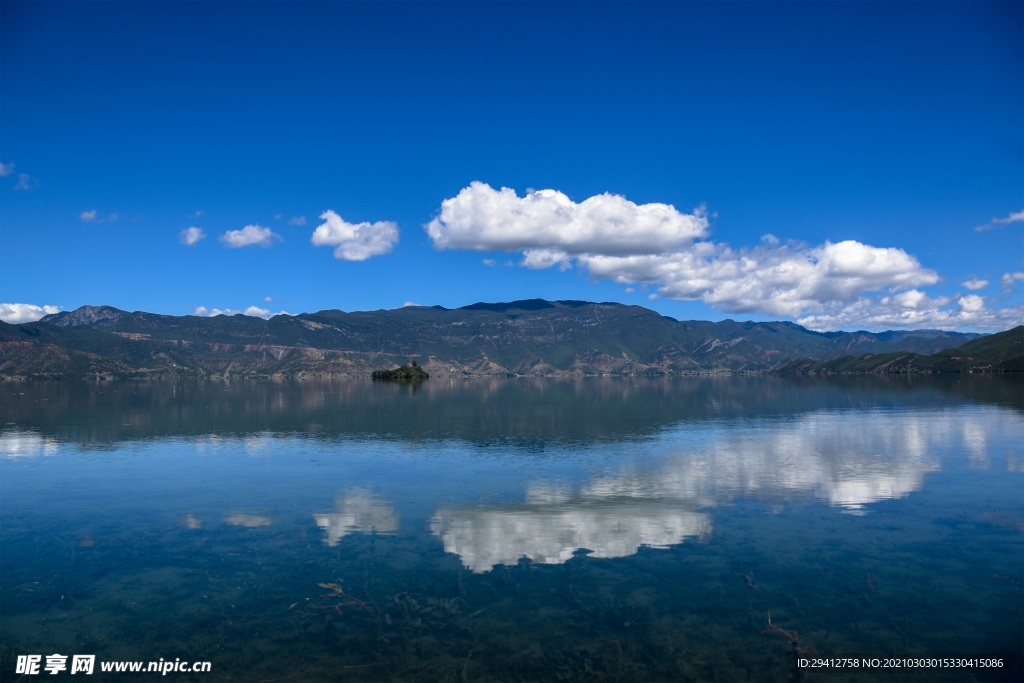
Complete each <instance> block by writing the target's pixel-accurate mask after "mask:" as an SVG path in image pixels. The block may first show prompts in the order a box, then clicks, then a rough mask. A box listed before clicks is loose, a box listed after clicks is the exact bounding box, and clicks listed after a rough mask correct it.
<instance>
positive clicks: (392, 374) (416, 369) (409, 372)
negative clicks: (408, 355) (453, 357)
mask: <svg viewBox="0 0 1024 683" xmlns="http://www.w3.org/2000/svg"><path fill="white" fill-rule="evenodd" d="M370 377H372V378H373V379H391V380H403V381H410V380H424V379H428V378H429V377H430V373H428V372H427V371H426V370H424V369H423V368H421V367H420V366H419V365H417V364H416V361H410V362H409V364H408V365H403V366H402V367H400V368H395V369H394V370H374V371H373V372H372V373H370Z"/></svg>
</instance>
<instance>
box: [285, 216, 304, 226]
mask: <svg viewBox="0 0 1024 683" xmlns="http://www.w3.org/2000/svg"><path fill="white" fill-rule="evenodd" d="M305 224H306V217H305V216H292V217H291V218H289V219H288V225H294V226H295V227H300V226H303V225H305Z"/></svg>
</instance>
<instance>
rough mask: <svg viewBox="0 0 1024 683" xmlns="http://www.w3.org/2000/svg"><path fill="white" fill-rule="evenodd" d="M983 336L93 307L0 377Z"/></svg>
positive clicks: (561, 367) (489, 360)
mask: <svg viewBox="0 0 1024 683" xmlns="http://www.w3.org/2000/svg"><path fill="white" fill-rule="evenodd" d="M980 336H981V335H978V334H968V333H957V332H944V331H939V330H921V331H889V332H881V333H871V332H863V331H861V332H828V333H821V332H813V331H811V330H808V329H806V328H803V327H801V326H799V325H796V324H794V323H791V322H765V323H755V322H736V321H733V320H723V321H720V322H708V321H679V320H676V319H674V318H670V317H667V316H663V315H660V314H658V313H656V312H654V311H652V310H650V309H647V308H643V307H641V306H632V305H625V304H619V303H613V302H605V303H593V302H586V301H547V300H544V299H526V300H521V301H511V302H502V303H485V302H479V303H475V304H471V305H469V306H464V307H462V308H456V309H447V308H444V307H441V306H407V307H404V308H399V309H393V310H380V311H357V312H344V311H340V310H324V311H318V312H316V313H303V314H299V315H294V316H289V315H277V316H274V317H272V318H270V319H269V320H264V319H262V318H256V317H251V316H245V315H241V314H237V315H233V316H226V315H219V316H214V317H200V316H192V315H186V316H169V315H160V314H155V313H146V312H143V311H135V312H127V311H122V310H120V309H117V308H113V307H110V306H83V307H81V308H78V309H76V310H74V311H64V312H60V313H56V314H53V315H48V316H46V317H45V318H43V319H42V320H39V321H37V322H33V323H25V324H21V325H9V324H6V323H3V324H0V378H2V379H43V378H54V379H56V378H82V377H104V378H129V377H130V378H171V377H174V378H181V377H186V378H187V377H195V378H203V377H326V376H354V375H368V374H369V373H370V372H371V370H372V369H374V368H381V367H389V366H398V365H402V364H404V363H406V362H408V361H409V360H412V359H415V360H417V362H418V363H419V364H420V365H421V366H423V367H424V368H425V369H426V370H427V372H429V373H430V374H431V375H432V376H434V377H440V376H446V375H451V374H457V375H508V374H515V375H593V374H693V373H699V374H707V373H725V372H765V371H769V370H773V369H775V368H778V367H781V366H783V365H785V364H786V363H789V362H791V361H795V360H797V359H815V360H828V359H834V358H837V357H840V356H844V355H849V354H867V353H871V354H879V353H892V352H912V353H916V354H933V353H936V352H938V351H942V350H943V349H948V348H951V347H956V346H959V345H961V344H964V343H965V342H968V341H971V340H973V339H976V338H978V337H980Z"/></svg>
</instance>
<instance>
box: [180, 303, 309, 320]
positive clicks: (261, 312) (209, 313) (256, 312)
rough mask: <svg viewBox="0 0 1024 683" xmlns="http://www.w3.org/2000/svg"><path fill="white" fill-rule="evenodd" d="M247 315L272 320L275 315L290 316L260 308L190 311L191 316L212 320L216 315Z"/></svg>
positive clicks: (202, 308) (199, 309)
mask: <svg viewBox="0 0 1024 683" xmlns="http://www.w3.org/2000/svg"><path fill="white" fill-rule="evenodd" d="M239 313H241V314H242V315H248V316H251V317H253V318H263V319H267V318H273V317H274V316H275V315H291V313H289V312H288V311H278V312H277V313H274V312H271V311H270V310H269V309H266V308H261V307H259V306H249V307H248V308H247V309H245V310H244V311H236V310H235V309H233V308H207V307H206V306H196V309H195V310H194V311H192V315H198V316H200V317H203V318H212V317H214V316H216V315H238V314H239Z"/></svg>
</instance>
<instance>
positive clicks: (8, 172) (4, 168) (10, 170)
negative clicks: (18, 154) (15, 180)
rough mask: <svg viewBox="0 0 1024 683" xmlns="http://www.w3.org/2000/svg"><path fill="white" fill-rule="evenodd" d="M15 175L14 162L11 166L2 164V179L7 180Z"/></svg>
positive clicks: (0, 167)
mask: <svg viewBox="0 0 1024 683" xmlns="http://www.w3.org/2000/svg"><path fill="white" fill-rule="evenodd" d="M12 173H14V162H13V161H12V162H11V163H9V164H3V163H0V178H5V177H7V176H9V175H11V174H12Z"/></svg>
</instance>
